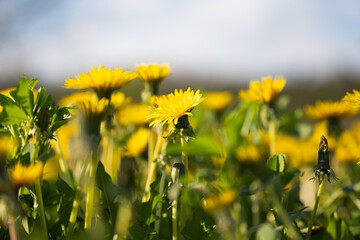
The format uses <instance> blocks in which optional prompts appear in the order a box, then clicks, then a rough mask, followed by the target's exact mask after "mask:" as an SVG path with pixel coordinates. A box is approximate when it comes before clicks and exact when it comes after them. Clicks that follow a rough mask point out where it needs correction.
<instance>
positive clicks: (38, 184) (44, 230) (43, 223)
mask: <svg viewBox="0 0 360 240" xmlns="http://www.w3.org/2000/svg"><path fill="white" fill-rule="evenodd" d="M35 192H36V197H37V199H38V201H39V208H40V225H41V230H42V231H41V233H42V239H43V240H47V239H48V231H47V226H46V219H45V209H44V202H43V197H42V192H41V180H40V178H39V179H37V180H36V182H35Z"/></svg>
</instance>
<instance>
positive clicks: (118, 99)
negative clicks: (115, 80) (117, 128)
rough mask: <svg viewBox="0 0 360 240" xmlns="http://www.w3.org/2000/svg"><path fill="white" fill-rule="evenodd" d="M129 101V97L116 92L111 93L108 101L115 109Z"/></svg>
mask: <svg viewBox="0 0 360 240" xmlns="http://www.w3.org/2000/svg"><path fill="white" fill-rule="evenodd" d="M130 102H131V98H129V97H126V96H125V94H124V93H122V92H117V93H114V94H112V95H111V101H110V103H111V104H112V105H113V106H114V109H115V111H117V110H119V109H120V108H123V107H125V106H126V105H127V104H129V103H130Z"/></svg>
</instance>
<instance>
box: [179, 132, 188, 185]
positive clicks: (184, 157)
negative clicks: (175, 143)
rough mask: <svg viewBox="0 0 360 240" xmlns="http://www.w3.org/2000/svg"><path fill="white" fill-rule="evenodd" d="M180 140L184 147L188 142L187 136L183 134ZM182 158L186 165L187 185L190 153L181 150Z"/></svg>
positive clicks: (186, 181)
mask: <svg viewBox="0 0 360 240" xmlns="http://www.w3.org/2000/svg"><path fill="white" fill-rule="evenodd" d="M180 141H181V146H182V147H184V145H185V143H186V140H185V137H184V136H181V138H180ZM181 159H182V162H183V164H184V166H185V182H184V184H185V186H186V185H187V184H188V171H189V158H188V155H187V154H186V153H185V152H184V151H182V152H181Z"/></svg>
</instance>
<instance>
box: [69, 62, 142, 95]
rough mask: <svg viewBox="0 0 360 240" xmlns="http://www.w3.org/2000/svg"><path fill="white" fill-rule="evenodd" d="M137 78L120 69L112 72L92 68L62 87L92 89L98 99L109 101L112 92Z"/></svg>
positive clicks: (101, 66) (133, 74) (134, 73)
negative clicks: (104, 98)
mask: <svg viewBox="0 0 360 240" xmlns="http://www.w3.org/2000/svg"><path fill="white" fill-rule="evenodd" d="M136 77H137V73H136V72H130V71H128V70H127V71H122V69H121V68H115V69H114V70H111V69H108V68H104V66H103V65H100V66H99V69H96V67H93V68H92V70H91V71H90V72H89V73H81V74H79V75H78V76H76V77H75V78H74V79H73V78H68V79H66V83H65V84H64V87H66V88H75V89H93V90H94V91H95V92H96V93H97V95H98V97H99V98H103V97H106V98H108V99H110V95H111V93H112V92H113V91H115V90H117V89H119V88H121V87H122V86H124V85H125V84H127V83H129V82H130V81H132V80H133V79H135V78H136Z"/></svg>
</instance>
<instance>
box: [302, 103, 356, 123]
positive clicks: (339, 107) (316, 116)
mask: <svg viewBox="0 0 360 240" xmlns="http://www.w3.org/2000/svg"><path fill="white" fill-rule="evenodd" d="M304 113H305V115H306V116H307V117H308V118H309V119H313V120H322V119H340V118H344V117H348V116H351V115H354V114H355V113H356V111H355V110H354V109H352V108H350V107H349V106H348V105H347V104H346V103H345V102H342V101H336V102H333V101H324V102H323V101H317V102H316V103H315V105H313V106H310V105H308V106H305V109H304Z"/></svg>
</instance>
